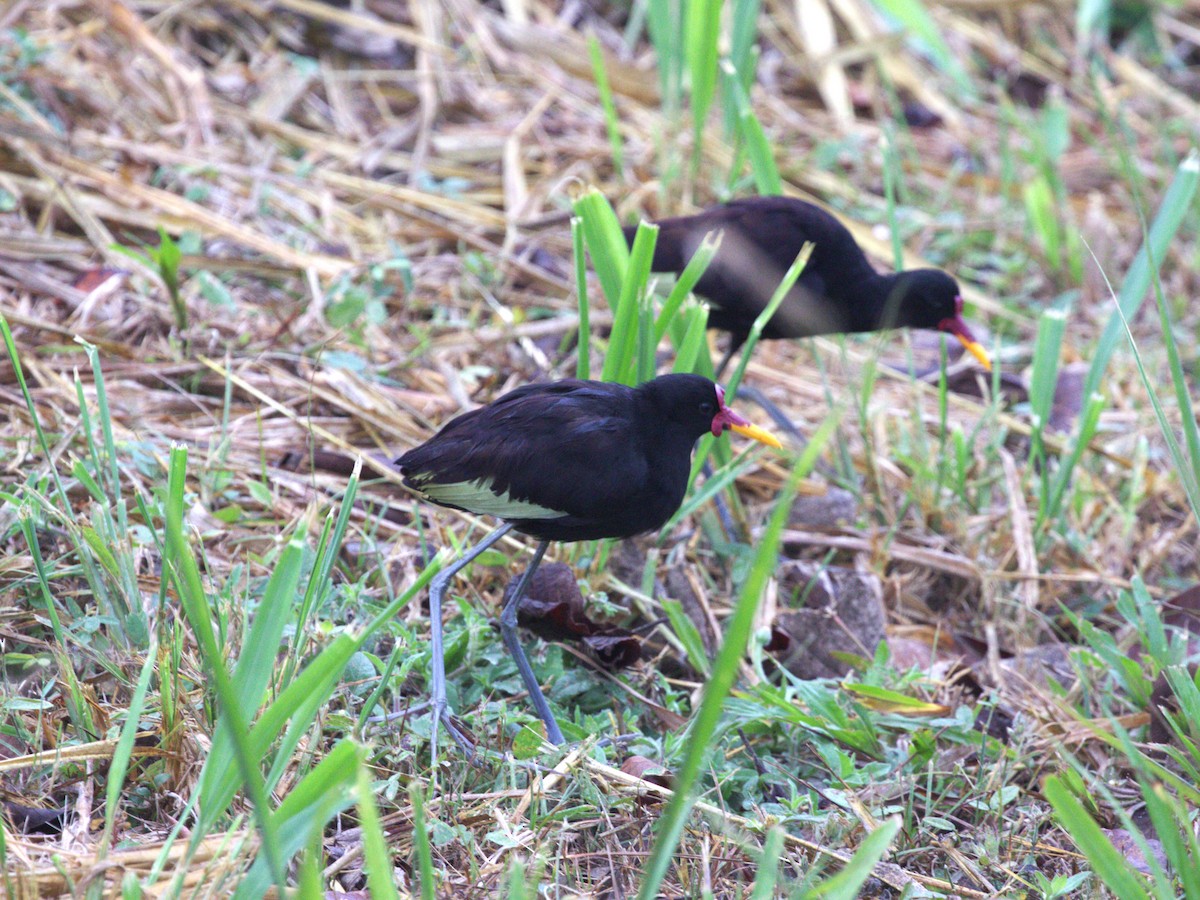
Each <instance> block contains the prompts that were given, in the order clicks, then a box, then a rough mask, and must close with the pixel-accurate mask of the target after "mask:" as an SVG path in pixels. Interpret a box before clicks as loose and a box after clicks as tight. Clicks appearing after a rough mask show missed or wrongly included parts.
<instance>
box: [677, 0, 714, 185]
mask: <svg viewBox="0 0 1200 900" xmlns="http://www.w3.org/2000/svg"><path fill="white" fill-rule="evenodd" d="M684 9H685V10H686V11H687V19H686V21H685V23H684V29H685V32H684V41H685V53H686V54H687V66H688V74H689V75H690V76H691V84H692V133H693V144H692V163H693V166H697V165H699V161H700V151H701V148H702V146H703V136H704V123H705V122H706V121H707V120H708V111H709V108H710V107H711V106H712V102H713V97H714V96H715V95H716V91H717V59H718V55H719V52H720V51H719V46H718V44H719V41H720V37H721V0H691V2H689V3H688V4H687V5H686V6H685V7H684Z"/></svg>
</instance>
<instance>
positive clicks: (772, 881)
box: [750, 828, 783, 900]
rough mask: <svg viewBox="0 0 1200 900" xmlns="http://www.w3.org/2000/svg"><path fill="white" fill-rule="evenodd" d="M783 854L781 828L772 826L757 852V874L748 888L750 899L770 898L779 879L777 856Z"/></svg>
mask: <svg viewBox="0 0 1200 900" xmlns="http://www.w3.org/2000/svg"><path fill="white" fill-rule="evenodd" d="M782 855H783V829H781V828H772V829H771V830H770V831H768V832H767V838H766V840H764V841H763V846H762V851H761V852H760V853H759V854H758V874H757V875H755V876H754V884H753V885H752V886H751V888H750V900H771V898H772V897H774V896H775V885H776V884H777V883H778V881H779V858H780V857H781V856H782Z"/></svg>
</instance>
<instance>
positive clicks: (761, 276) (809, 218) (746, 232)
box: [625, 197, 991, 374]
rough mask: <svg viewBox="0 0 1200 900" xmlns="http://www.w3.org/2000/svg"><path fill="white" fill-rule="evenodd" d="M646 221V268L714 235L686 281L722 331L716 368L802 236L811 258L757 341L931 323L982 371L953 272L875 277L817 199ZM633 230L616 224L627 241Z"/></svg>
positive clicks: (661, 268)
mask: <svg viewBox="0 0 1200 900" xmlns="http://www.w3.org/2000/svg"><path fill="white" fill-rule="evenodd" d="M655 224H657V225H658V226H659V229H660V230H659V233H658V242H657V244H656V245H655V248H654V263H653V266H652V268H653V269H654V271H656V272H675V273H676V274H678V273H680V272H682V271H683V270H684V268H685V267H686V266H687V264H688V261H689V260H690V259H691V258H692V254H693V253H694V252H695V250H696V248H697V247H698V246H699V245H700V242H701V241H702V240H703V239H704V238H705V236H706V235H709V234H712V233H714V232H717V231H723V232H724V237H723V238H722V240H721V246H720V249H719V250H717V253H716V255H715V256H714V257H713V259H712V262H710V263H709V265H708V268H707V269H706V270H705V272H704V275H703V276H701V278H700V281H699V282H698V283H697V284H696V287H695V293H696V294H699V295H700V296H702V297H704V298H705V299H706V300H708V302H709V307H710V309H709V315H708V324H709V326H710V327H712V328H719V329H721V330H722V331H728V332H729V334H730V335H731V337H732V342H731V345H730V348H729V351H728V353H727V355H726V357H725V360H724V361H723V362H722V368H723V367H724V365H725V364H726V363H727V362H728V361H729V359H730V357H732V355H733V353H734V352H736V351H737V349H738V348H739V347H741V345H742V344H743V343H744V342H745V340H746V338H747V337H748V336H749V334H750V328H751V326H752V325H753V324H754V320H755V319H756V318H757V317H758V315H759V313H761V312H762V311H763V309H765V308H766V305H767V303H768V302H769V301H770V299H771V296H772V294H774V293H775V289H776V288H777V287H779V282H780V281H782V280H783V275H784V273H785V272H786V271H787V270H788V268H789V267H790V266H791V264H792V263H793V262H794V261H795V259H796V255H797V254H798V253H799V252H800V249H801V247H803V246H804V244H805V242H806V241H811V242H812V243H813V244H814V248H813V251H812V256H810V257H809V260H808V264H807V265H806V266H805V267H804V271H803V272H802V273H801V275H800V278H799V279H798V280H797V281H796V284H795V286H794V287H793V288H792V290H791V293H789V294H788V296H787V297H786V298H785V299H784V301H783V303H782V304H781V305H780V307H779V309H778V310H777V311H776V313H775V315H774V316H772V317H771V320H770V321H769V322H768V323H767V325H766V328H765V329H764V330H763V333H762V336H763V337H764V338H768V339H771V338H800V337H812V336H814V335H819V334H841V333H846V332H864V331H882V330H884V329H887V328H933V329H936V330H938V331H944V332H946V333H948V334H952V335H954V336H955V337H957V338H958V339H959V340H960V341H961V342H962V344H963V346H964V347H966V348H967V350H968V351H969V352H970V353H971V355H972V356H974V357H975V358H976V359H977V360H979V362H980V363H982V364H983V366H984V367H985V368H987V369H989V370H990V369H991V361H990V360H989V359H988V355H987V351H985V350H984V349H983V346H982V345H981V344H980V343H979V342H978V341H976V340H975V337H974V335H973V334H971V330H970V329H969V328H968V327H967V323H966V322H964V321H963V318H962V309H963V300H962V294H961V293H960V291H959V288H958V284H957V282H955V280H954V279H953V278H951V277H950V276H949V275H947V274H946V273H945V272H943V271H941V270H940V269H910V270H908V271H905V272H896V273H895V274H892V275H881V274H879V273H878V272H876V271H875V269H874V268H872V266H871V264H870V263H869V262H868V261H867V257H866V255H865V254H864V253H863V251H862V248H861V247H859V246H858V243H857V242H856V241H855V240H854V236H853V235H852V234H850V232H849V231H848V230H847V229H846V227H845V226H844V225H842V224H841V223H840V222H839V221H838V220H837V219H835V218H834V217H833V216H831V215H830V214H829V213H827V212H825V211H824V210H823V209H821V208H820V207H818V206H814V205H813V204H811V203H806V202H804V201H803V200H796V199H794V198H791V197H747V198H744V199H741V200H733V201H731V202H729V203H725V204H722V205H721V206H714V207H712V208H711V209H707V210H705V211H704V212H702V213H698V214H697V215H694V216H680V217H677V218H673V219H662V220H660V221H658V222H656V223H655ZM636 231H637V229H636V228H626V229H625V237H626V240H628V241H629V242H630V243H631V244H632V242H633V236H634V234H635V233H636ZM719 373H720V369H718V374H719Z"/></svg>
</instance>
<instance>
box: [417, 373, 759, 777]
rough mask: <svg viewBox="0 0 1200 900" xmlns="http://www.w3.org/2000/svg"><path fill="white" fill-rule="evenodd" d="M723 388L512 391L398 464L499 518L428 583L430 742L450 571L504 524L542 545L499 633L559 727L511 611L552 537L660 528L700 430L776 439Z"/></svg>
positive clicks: (683, 381)
mask: <svg viewBox="0 0 1200 900" xmlns="http://www.w3.org/2000/svg"><path fill="white" fill-rule="evenodd" d="M724 397H725V392H724V390H723V389H722V388H721V386H720V385H718V384H715V383H714V382H712V381H709V380H708V379H707V378H702V377H700V376H699V375H663V376H661V377H659V378H655V379H654V380H652V381H648V382H646V383H645V384H642V385H639V386H638V387H636V388H631V387H627V386H625V385H620V384H611V383H607V382H599V381H576V380H567V381H558V382H553V383H549V384H531V385H526V386H525V387H520V388H517V389H516V390H515V391H512V392H510V393H508V394H505V395H504V396H503V397H500V398H499V399H498V400H496V401H494V402H493V403H491V404H490V405H488V406H484V407H481V408H479V409H476V410H473V411H471V412H468V413H465V414H464V415H461V416H459V417H458V418H456V419H454V420H453V421H451V422H450V423H449V424H448V425H446V426H445V427H444V428H443V429H442V430H441V431H439V432H438V433H437V434H436V435H434V436H433V437H432V438H430V439H429V440H428V441H426V442H425V443H424V444H422V445H420V446H419V447H415V448H413V449H412V450H409V451H408V452H407V453H405V454H403V455H402V456H400V457H399V458H398V459H397V460H396V462H395V464H396V465H397V466H398V467H399V469H400V472H401V474H403V476H404V483H405V484H407V485H408V486H409V487H411V488H412V489H413V490H415V491H416V492H417V493H419V494H420V495H421V496H422V497H423V498H424V499H426V500H430V501H432V502H434V503H438V504H440V505H442V506H449V507H452V508H454V509H462V510H466V511H468V512H473V513H477V514H487V515H493V516H496V517H498V518H500V519H503V520H504V522H505V524H504V525H502V526H501V527H500V528H498V529H497V530H495V531H493V532H492V533H491V534H490V535H488V537H486V538H485V539H484V540H483V541H482V542H480V543H479V544H477V545H476V546H475V547H473V548H472V549H470V550H469V551H467V552H466V553H465V554H464V555H463V556H461V557H460V558H459V559H458V560H456V561H455V562H454V563H453V564H452V565H451V566H450V567H449V568H447V569H446V570H445V571H443V572H440V573H438V575H437V576H436V577H435V578H434V580H433V582H432V584H431V586H430V602H429V607H430V616H431V618H432V643H433V654H432V655H433V677H432V679H431V681H432V684H431V689H432V690H431V692H432V695H433V715H434V724H433V728H434V737H433V755H434V757H435V759H436V755H437V728H438V724H439V722H440V721H441V720H442V719H445V721H446V725H447V728H449V730H450V733H451V734H452V735H453V736H454V738H455V740H457V741H458V742H459V743H460V744H462V745H463V746H464V747H469V744H468V743H467V742H466V740H465V738H464V737H463V736H462V735H461V734H460V733H459V732H458V731H457V730H456V729H455V727H454V725H453V723H452V722H451V721H450V718H449V716H448V714H447V710H446V686H445V663H444V659H443V653H442V618H441V603H442V594H443V593H444V592H445V589H446V585H447V584H448V583H449V581H450V579H451V578H453V577H454V575H455V573H456V572H458V571H459V570H460V569H462V568H463V567H464V566H465V565H467V564H468V563H469V562H470V561H471V560H472V559H474V558H475V557H476V556H478V555H479V554H480V553H481V552H483V550H485V549H486V548H487V547H490V546H491V545H492V544H494V543H495V542H496V541H497V540H499V539H500V538H501V537H502V536H503V535H505V534H507V533H508V532H509V531H510V530H513V529H515V530H517V531H520V532H523V533H525V534H529V535H531V536H533V537H535V538H537V539H538V540H539V542H540V543H539V544H538V547H537V550H536V551H535V553H534V557H533V562H532V563H531V564H530V566H529V568H528V569H526V571H525V573H524V574H523V575H522V577H521V580H520V582H519V583H518V585H517V589H516V591H514V592H513V594H512V596H511V598H510V599H509V600H508V601H507V602H506V603H505V605H504V609H503V610H502V612H501V615H500V629H501V634H502V635H503V638H504V643H505V645H506V646H507V647H508V651H509V653H510V654H511V655H512V656H513V659H514V660H515V661H516V663H517V668H518V669H519V670H520V673H521V678H522V680H523V681H524V683H525V688H526V690H527V691H528V692H529V695H530V698H531V700H532V701H533V704H534V706H535V708H536V709H537V712H538V715H539V716H540V717H541V719H542V721H543V722H545V724H546V734H547V737H548V738H549V739H550V740H551V741H552V742H554V743H556V744H560V743H562V740H563V736H562V731H561V730H560V729H559V727H558V723H557V722H556V721H555V720H554V716H553V714H552V713H551V712H550V708H549V706H548V705H547V703H546V699H545V697H543V696H542V691H541V688H540V687H539V685H538V683H537V679H536V678H535V677H534V674H533V670H532V669H531V668H530V666H529V661H528V660H527V659H526V657H525V652H524V650H523V649H522V647H521V644H520V641H519V640H518V637H517V607H518V604H519V603H520V601H521V596H522V594H523V593H524V591H525V588H526V586H527V585H528V583H529V579H530V578H531V577H532V575H533V572H534V571H535V570H536V569H537V567H538V564H539V563H540V562H541V559H542V555H543V554H544V553H545V551H546V546H547V544H548V542H549V541H584V540H597V539H600V538H620V537H629V536H632V535H635V534H640V533H642V532H644V531H651V530H653V529H656V528H659V527H661V526H662V525H663V523H664V522H666V521H667V519H669V518H670V517H671V515H672V514H673V513H674V512H675V511H676V510H677V509H678V508H679V505H680V504H681V503H682V502H683V496H684V493H685V492H686V490H687V482H688V475H689V472H690V469H691V453H692V447H693V446H694V445H695V443H696V440H697V439H698V438H699V437H700V436H701V435H703V434H705V433H709V432H711V433H712V434H714V435H719V434H722V433H723V432H725V431H726V430H728V429H731V428H732V429H733V430H734V431H737V432H739V433H741V434H743V435H745V436H747V437H751V438H753V439H755V440H757V441H761V442H763V443H765V444H769V445H771V446H775V447H778V446H779V442H778V441H777V440H776V439H775V438H774V437H772V436H771V435H770V434H769V433H767V432H766V431H764V430H763V429H761V428H758V427H756V426H754V425H751V424H749V423H748V422H747V421H746V420H745V419H743V418H742V417H741V416H739V415H738V414H737V413H735V412H733V410H731V409H729V407H727V406H726V405H725V400H724Z"/></svg>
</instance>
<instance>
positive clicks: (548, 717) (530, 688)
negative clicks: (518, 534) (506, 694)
mask: <svg viewBox="0 0 1200 900" xmlns="http://www.w3.org/2000/svg"><path fill="white" fill-rule="evenodd" d="M548 544H549V541H542V542H541V543H540V544H538V547H537V550H535V551H534V554H533V562H531V563H530V564H529V568H528V569H526V570H525V574H523V575H522V576H521V580H520V581H518V582H517V589H516V590H515V591H513V595H512V597H510V598H509V600H508V602H507V603H505V604H504V609H502V610H501V611H500V635H501V637H503V638H504V646H505V647H507V648H508V653H509V655H510V656H512V658H513V661H514V662H516V664H517V671H518V672H520V673H521V680H522V681H523V682H525V690H526V691H527V692H528V693H529V699H530V701H532V703H533V708H534V709H535V710H537V714H538V716H539V717H540V718H541V720H542V721H543V722H545V723H546V737H547V738H548V739H549V741H550V743H552V744H561V743H563V733H562V731H561V730H560V729H559V727H558V722H556V721H555V720H554V713H552V712H550V704H549V703H547V702H546V698H545V696H544V695H543V694H542V688H541V685H539V684H538V681H537V678H535V677H534V674H533V667H532V666H530V665H529V659H528V657H526V656H525V648H523V647H522V646H521V639H520V638H519V637H518V635H517V607H518V606H520V604H521V598H522V597H523V596H524V595H525V589H526V588H527V587H528V586H529V582H530V579H531V578H533V573H534V572H536V571H537V567H538V566H539V565H540V564H541V562H542V556H543V555H545V553H546V547H547V545H548Z"/></svg>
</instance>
